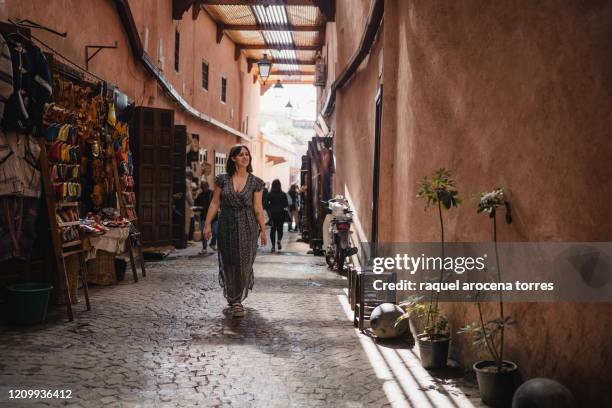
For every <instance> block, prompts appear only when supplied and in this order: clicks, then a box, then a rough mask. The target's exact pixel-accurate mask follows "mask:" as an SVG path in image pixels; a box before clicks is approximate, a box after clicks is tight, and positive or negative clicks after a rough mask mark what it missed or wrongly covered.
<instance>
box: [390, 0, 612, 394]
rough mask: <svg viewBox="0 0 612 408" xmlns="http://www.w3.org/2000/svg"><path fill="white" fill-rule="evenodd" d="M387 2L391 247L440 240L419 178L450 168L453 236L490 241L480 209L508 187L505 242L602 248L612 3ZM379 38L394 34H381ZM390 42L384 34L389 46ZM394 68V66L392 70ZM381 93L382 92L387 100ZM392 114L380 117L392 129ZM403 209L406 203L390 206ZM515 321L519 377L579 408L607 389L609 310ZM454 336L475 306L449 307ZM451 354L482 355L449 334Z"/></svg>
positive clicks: (535, 311)
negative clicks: (539, 379)
mask: <svg viewBox="0 0 612 408" xmlns="http://www.w3.org/2000/svg"><path fill="white" fill-rule="evenodd" d="M393 3H395V2H392V1H388V2H386V5H389V7H387V8H386V12H385V24H386V25H388V26H389V27H391V26H395V27H396V30H395V31H394V32H395V35H396V39H395V40H393V41H391V40H389V42H385V57H387V56H389V55H390V53H395V54H396V55H395V57H393V58H392V57H389V59H388V60H386V61H385V70H387V69H390V70H393V69H394V67H395V66H399V68H398V69H397V75H396V77H395V81H387V76H385V81H386V82H385V84H386V85H385V86H386V87H387V86H388V85H391V84H390V83H389V82H393V84H396V94H395V95H393V97H394V98H396V100H390V101H387V100H385V103H387V102H389V104H388V105H387V106H386V110H385V112H387V111H389V110H390V111H393V110H395V109H397V114H396V115H395V119H394V123H393V124H390V125H389V129H393V130H394V134H386V135H385V138H387V137H388V140H392V141H393V144H394V146H395V149H394V152H393V158H394V160H393V164H389V165H387V167H386V169H385V171H386V174H390V175H392V180H391V181H390V182H389V191H392V193H390V194H392V196H393V201H394V202H395V203H396V205H394V206H392V207H388V211H389V212H388V213H387V214H386V217H385V216H383V218H386V219H393V220H394V225H395V226H393V225H388V226H386V231H387V232H386V234H387V236H388V237H390V238H392V240H394V241H398V242H403V241H432V240H437V239H438V238H439V232H438V224H437V218H436V216H435V213H434V212H433V211H432V212H429V213H426V214H425V213H423V203H422V202H421V201H420V200H417V199H416V198H415V195H416V191H417V181H418V180H419V179H420V178H421V177H422V176H424V175H429V174H431V173H432V172H433V171H434V170H435V169H436V168H438V167H446V168H450V169H453V170H454V171H455V174H456V179H457V183H458V187H459V190H460V192H461V196H462V198H463V199H464V204H463V205H462V206H461V207H460V208H459V209H457V210H453V211H451V212H449V213H446V214H445V221H446V228H447V232H448V239H449V240H451V241H483V240H489V239H490V224H489V220H488V219H487V218H486V217H485V216H482V215H477V214H476V211H475V206H476V197H477V194H478V192H480V191H484V190H489V189H492V188H494V187H496V186H503V187H506V188H507V189H509V191H510V199H511V200H512V202H513V204H514V210H515V223H514V224H513V225H511V226H505V225H504V226H502V227H500V231H499V232H500V240H504V241H535V242H537V241H572V240H574V241H609V240H610V231H611V230H612V220H611V219H610V217H609V216H608V214H609V212H610V209H611V205H610V201H609V197H610V196H611V195H612V183H610V178H611V177H610V176H611V175H612V165H611V164H610V161H609V157H611V155H612V143H611V142H610V129H611V128H612V95H611V92H610V89H611V88H610V85H611V82H610V78H612V53H610V49H611V46H612V24H611V23H610V22H611V21H612V5H611V4H609V3H608V4H605V3H603V2H566V3H563V4H561V3H558V4H553V2H549V3H534V2H520V3H518V4H517V3H516V2H509V1H508V2H493V3H492V2H486V1H477V0H473V1H464V2H447V1H431V2H410V3H408V2H406V3H403V2H402V3H401V6H398V5H397V4H395V5H394V4H393ZM385 34H386V35H387V34H389V35H390V36H391V33H387V32H386V33H385ZM385 38H387V37H385ZM395 64H397V65H395ZM385 90H386V89H385ZM393 116H394V115H393V112H391V113H390V114H389V115H388V118H392V117H393ZM397 203H404V204H403V205H398V204H397ZM508 309H509V311H508V312H509V313H510V314H512V315H513V316H514V317H515V318H516V319H517V320H518V321H519V324H518V326H517V327H516V328H513V329H512V330H511V331H510V334H509V336H508V343H507V353H506V356H507V358H509V359H512V360H514V361H516V362H517V363H519V365H520V368H521V372H522V374H523V375H524V376H525V377H526V378H530V377H534V376H549V377H553V378H556V379H558V380H560V381H562V382H563V383H564V384H566V385H567V386H568V387H569V388H570V389H571V390H572V391H573V392H574V393H575V394H576V395H577V396H578V397H580V398H581V400H582V403H581V404H586V405H584V406H598V405H600V404H603V402H602V401H601V400H599V399H598V396H600V397H601V396H603V395H605V393H606V392H607V390H606V389H605V388H604V387H606V386H607V384H608V383H609V381H610V379H611V378H612V369H611V366H612V342H610V334H612V304H609V303H608V304H572V303H558V304H512V305H509V306H508ZM448 310H449V311H450V316H451V318H452V323H453V325H454V328H455V329H457V328H458V327H460V326H461V325H462V324H465V323H466V322H468V321H472V320H475V319H476V313H475V306H473V305H449V307H448ZM452 352H453V355H454V356H455V357H456V358H459V359H460V361H461V362H462V363H464V364H468V363H471V362H473V361H474V360H475V359H476V356H475V355H474V353H473V350H472V349H471V347H470V346H469V341H468V339H467V338H461V337H459V336H455V340H454V341H453V349H452Z"/></svg>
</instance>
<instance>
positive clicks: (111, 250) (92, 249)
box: [83, 226, 130, 285]
mask: <svg viewBox="0 0 612 408" xmlns="http://www.w3.org/2000/svg"><path fill="white" fill-rule="evenodd" d="M129 235H130V227H129V226H125V227H110V228H109V229H108V231H106V232H105V233H104V234H91V233H89V234H85V242H84V245H83V247H84V248H85V250H86V259H87V272H88V276H89V279H88V281H89V282H90V283H94V284H97V285H112V284H115V283H117V277H116V274H115V257H116V256H117V255H121V254H124V253H125V252H126V248H125V243H126V241H127V239H128V237H129Z"/></svg>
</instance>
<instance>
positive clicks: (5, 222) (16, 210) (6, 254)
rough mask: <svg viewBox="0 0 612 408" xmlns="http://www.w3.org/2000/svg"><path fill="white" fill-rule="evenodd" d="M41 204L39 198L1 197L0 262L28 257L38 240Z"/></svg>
mask: <svg viewBox="0 0 612 408" xmlns="http://www.w3.org/2000/svg"><path fill="white" fill-rule="evenodd" d="M39 204H40V200H39V199H37V198H27V197H18V196H2V197H0V262H1V261H5V260H7V259H11V258H18V259H27V258H28V256H29V255H30V253H31V251H32V246H33V245H34V241H35V240H36V219H37V217H38V208H39Z"/></svg>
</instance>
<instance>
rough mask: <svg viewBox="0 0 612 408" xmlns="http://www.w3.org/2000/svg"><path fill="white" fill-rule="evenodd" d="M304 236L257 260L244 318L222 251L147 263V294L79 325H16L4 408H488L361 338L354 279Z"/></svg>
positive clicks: (101, 295) (1, 351)
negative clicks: (224, 271)
mask: <svg viewBox="0 0 612 408" xmlns="http://www.w3.org/2000/svg"><path fill="white" fill-rule="evenodd" d="M287 235H289V234H285V236H287ZM295 238H296V234H291V235H289V238H288V239H289V240H291V241H292V242H289V243H288V246H287V249H286V250H285V251H282V252H280V253H276V254H270V253H269V252H268V250H266V251H265V252H264V251H263V250H260V251H259V252H258V255H257V260H256V262H255V279H256V281H255V287H254V289H253V291H252V292H251V293H250V295H249V297H248V299H247V300H246V302H245V306H246V312H247V313H246V317H245V318H244V319H232V318H231V315H230V313H229V310H227V309H225V302H224V299H223V296H222V293H221V290H220V288H219V284H218V282H217V268H216V264H217V261H216V255H209V256H207V257H200V256H198V255H196V254H197V250H196V249H197V248H196V247H195V246H191V247H189V248H187V249H185V250H183V251H179V252H178V253H176V254H173V255H171V256H170V257H169V258H170V259H167V260H165V261H162V262H157V263H153V262H151V263H148V265H149V271H150V272H149V273H148V274H147V277H146V278H144V279H142V280H141V281H140V282H139V283H138V284H133V283H124V284H121V285H119V286H117V287H115V288H114V289H113V290H108V289H105V288H102V289H98V290H94V291H93V293H92V295H91V296H92V299H93V302H94V304H95V307H94V309H93V310H92V311H91V312H82V313H80V314H78V315H77V319H76V320H75V321H74V322H72V323H66V322H65V321H64V319H65V317H64V315H63V314H62V313H61V310H56V312H57V313H56V315H55V316H52V317H50V318H49V320H48V321H47V322H46V323H45V324H44V326H35V327H33V328H31V329H26V330H23V329H19V328H17V329H14V328H7V330H6V331H3V332H2V333H1V334H0V355H2V356H3V360H2V365H1V366H0V384H2V385H1V386H0V395H1V396H2V397H1V398H3V399H0V406H26V404H28V403H29V404H31V403H32V402H33V401H32V400H30V401H28V402H25V401H24V402H22V403H21V405H20V403H19V402H16V401H15V400H13V401H12V402H11V404H13V405H5V404H7V400H6V399H5V398H6V396H7V395H8V393H7V392H6V390H7V389H9V388H10V389H15V388H19V387H20V386H23V385H24V384H27V385H28V388H30V389H36V388H37V386H39V387H40V388H50V389H59V390H61V389H70V390H71V391H72V398H71V399H69V400H64V401H62V400H46V401H45V400H37V401H36V406H64V405H65V406H68V407H77V406H80V407H99V406H102V405H104V406H121V407H152V406H159V407H185V406H210V407H221V406H232V407H279V408H287V407H316V406H326V407H384V406H389V407H411V406H417V407H428V406H435V407H478V406H482V404H481V403H480V400H479V396H478V392H477V389H476V388H470V386H469V383H467V387H464V385H465V384H464V382H463V380H462V378H458V379H455V380H444V379H440V378H438V379H436V380H433V379H432V377H431V376H430V375H429V374H428V373H427V371H425V369H423V368H422V367H421V365H420V362H419V360H418V358H417V357H416V356H417V355H418V353H416V350H410V349H408V348H407V347H405V345H401V346H402V349H399V348H397V349H396V348H395V347H398V345H394V344H388V345H384V343H381V344H377V343H376V342H375V341H374V340H372V338H370V337H367V336H365V335H359V334H358V332H357V331H356V330H355V329H354V328H353V325H352V322H351V319H352V314H350V316H351V319H349V318H348V317H347V312H349V311H350V308H349V306H348V303H347V300H346V292H345V288H346V280H345V279H343V278H342V277H341V276H340V275H338V274H336V273H335V272H331V271H329V270H328V269H327V267H326V266H324V263H325V261H324V259H323V258H321V257H313V256H312V255H306V251H307V249H308V247H307V245H305V244H303V243H298V242H293V241H294V240H295ZM286 239H287V238H285V240H286ZM174 255H176V256H174ZM453 375H454V376H455V377H457V376H459V377H462V374H461V372H453ZM460 387H461V389H460ZM465 394H467V396H466V395H465ZM28 406H31V405H28Z"/></svg>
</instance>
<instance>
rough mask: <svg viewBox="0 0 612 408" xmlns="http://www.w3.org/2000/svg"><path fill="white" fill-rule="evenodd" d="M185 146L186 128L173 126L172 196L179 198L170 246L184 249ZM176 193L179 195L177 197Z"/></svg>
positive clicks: (175, 203) (176, 202)
mask: <svg viewBox="0 0 612 408" xmlns="http://www.w3.org/2000/svg"><path fill="white" fill-rule="evenodd" d="M186 144H187V128H186V127H185V126H183V125H177V126H174V148H173V152H172V194H173V196H180V198H177V199H174V205H173V210H172V244H173V245H174V246H175V247H176V248H185V247H186V246H187V239H186V237H185V164H186V159H185V155H186V153H185V146H186ZM177 193H180V194H178V195H177Z"/></svg>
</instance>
